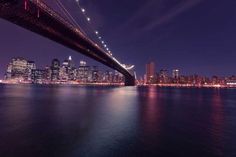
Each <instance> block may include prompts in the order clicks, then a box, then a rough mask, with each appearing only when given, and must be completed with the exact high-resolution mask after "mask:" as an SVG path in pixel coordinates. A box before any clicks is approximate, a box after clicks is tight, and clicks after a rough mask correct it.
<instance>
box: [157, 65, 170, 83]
mask: <svg viewBox="0 0 236 157" xmlns="http://www.w3.org/2000/svg"><path fill="white" fill-rule="evenodd" d="M159 83H164V84H165V83H169V75H168V70H166V69H161V70H160V73H159Z"/></svg>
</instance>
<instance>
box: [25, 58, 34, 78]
mask: <svg viewBox="0 0 236 157" xmlns="http://www.w3.org/2000/svg"><path fill="white" fill-rule="evenodd" d="M35 69H36V64H35V62H34V61H28V62H27V67H26V78H25V80H27V81H30V82H31V81H32V71H33V70H35Z"/></svg>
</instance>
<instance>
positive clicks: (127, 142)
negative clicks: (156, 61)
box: [0, 85, 236, 157]
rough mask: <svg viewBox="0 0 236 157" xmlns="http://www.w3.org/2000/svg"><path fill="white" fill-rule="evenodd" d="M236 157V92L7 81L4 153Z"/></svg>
mask: <svg viewBox="0 0 236 157" xmlns="http://www.w3.org/2000/svg"><path fill="white" fill-rule="evenodd" d="M18 156H19V157H21V156H22V157H139V156H140V157H236V89H191V88H158V87H149V88H148V87H78V86H33V85H0V157H18Z"/></svg>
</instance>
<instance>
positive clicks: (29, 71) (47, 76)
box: [1, 56, 124, 85]
mask: <svg viewBox="0 0 236 157" xmlns="http://www.w3.org/2000/svg"><path fill="white" fill-rule="evenodd" d="M2 81H4V83H8V84H18V83H27V84H32V83H33V84H91V83H100V84H104V83H105V84H106V83H108V84H109V83H110V84H117V85H118V84H122V83H123V82H124V77H123V76H122V74H120V73H119V72H117V71H115V70H112V71H111V70H104V69H101V68H99V67H98V66H95V65H89V64H87V62H86V61H84V60H80V63H79V65H76V64H75V63H74V61H73V59H72V57H71V56H69V57H68V58H66V59H63V60H59V59H57V58H54V59H52V60H51V62H50V63H49V64H47V65H44V66H42V65H41V66H38V65H37V64H36V62H35V61H32V60H28V59H26V58H24V57H14V58H12V59H11V61H10V62H9V63H8V65H7V68H6V70H5V75H4V80H1V83H2Z"/></svg>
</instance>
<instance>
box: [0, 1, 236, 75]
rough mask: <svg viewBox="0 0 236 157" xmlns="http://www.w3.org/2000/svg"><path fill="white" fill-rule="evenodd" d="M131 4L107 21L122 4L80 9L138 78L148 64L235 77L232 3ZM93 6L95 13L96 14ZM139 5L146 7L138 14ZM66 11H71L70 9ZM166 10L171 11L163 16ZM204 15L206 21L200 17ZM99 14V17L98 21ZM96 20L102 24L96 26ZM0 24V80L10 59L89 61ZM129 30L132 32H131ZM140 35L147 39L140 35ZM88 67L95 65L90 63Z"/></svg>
mask: <svg viewBox="0 0 236 157" xmlns="http://www.w3.org/2000/svg"><path fill="white" fill-rule="evenodd" d="M71 3H72V2H71ZM120 3H121V2H120ZM131 3H132V2H129V3H128V4H127V5H128V6H129V7H128V8H129V9H125V10H124V12H123V13H121V14H120V16H121V17H116V16H115V18H114V20H112V21H110V20H111V19H112V17H114V16H113V15H114V14H109V12H111V11H112V12H113V13H114V12H118V10H119V9H121V7H122V6H121V5H119V4H118V3H114V4H112V3H111V2H107V1H105V0H102V1H99V3H98V2H94V1H91V2H85V1H81V5H82V6H84V7H85V8H86V9H87V11H88V13H89V14H90V16H91V18H92V19H94V24H95V25H96V28H98V29H99V31H100V32H101V34H102V35H103V36H104V38H105V39H106V41H107V42H108V44H109V46H110V47H111V49H112V50H113V52H114V55H115V56H117V58H119V59H120V60H121V61H123V62H125V63H128V64H134V65H136V71H137V74H138V76H143V74H144V72H145V68H144V65H145V64H146V63H147V62H149V61H150V60H154V61H155V62H156V63H157V69H162V68H164V69H175V68H178V69H181V71H183V72H184V73H185V74H193V73H197V74H200V75H204V76H205V75H206V76H212V75H219V76H228V75H233V74H235V73H236V72H235V70H234V58H235V53H234V51H235V46H234V43H233V41H235V35H234V32H236V31H235V28H236V27H235V23H234V22H232V18H234V15H235V14H234V13H235V9H234V7H233V6H234V5H232V4H234V3H235V2H234V1H232V0H229V1H227V2H225V3H223V4H222V3H220V1H218V0H216V1H214V3H212V2H210V1H207V0H202V1H191V2H188V1H184V0H181V1H177V2H176V4H171V3H170V2H169V1H166V2H163V3H160V2H157V1H150V2H141V1H136V3H135V7H134V8H132V7H131V6H132V5H131ZM92 4H93V5H94V6H96V8H97V9H96V15H95V10H93V7H92ZM114 5H117V7H114ZM159 5H160V6H162V7H163V8H162V9H160V11H156V10H154V7H156V6H159ZM209 5H211V6H212V7H211V8H210V9H209V7H207V6H209ZM141 6H145V7H144V8H143V9H142V7H141ZM71 7H72V9H73V6H71ZM112 8H113V9H115V10H113V9H112ZM167 8H169V9H170V11H166V9H167ZM226 8H227V9H226ZM218 10H221V11H218ZM74 11H75V12H76V10H74ZM152 12H153V13H156V12H158V13H160V17H159V16H158V18H156V19H155V20H153V18H152ZM206 12H207V13H208V14H207V16H203V15H204V14H205V13H206ZM139 14H140V16H138V15H139ZM98 15H99V16H101V18H99V17H97V16H98ZM125 15H126V16H125ZM132 15H133V16H132ZM146 15H149V16H150V19H147V18H144V17H145V16H146ZM96 17H97V18H96ZM188 17H194V18H188ZM216 17H217V18H216ZM122 18H124V19H125V21H126V23H125V24H126V26H123V25H124V24H121V23H120V24H119V22H120V21H121V19H122ZM101 19H103V20H101ZM160 19H162V20H163V21H162V23H158V20H160ZM99 21H100V22H101V21H102V22H101V23H100V24H99ZM137 21H139V22H137ZM229 23H230V24H229ZM0 24H1V28H2V29H1V30H0V33H1V34H2V36H4V38H1V41H0V42H1V43H2V45H1V48H0V51H1V57H0V59H1V62H0V65H1V66H0V74H1V76H0V77H1V78H2V76H3V71H4V68H5V65H6V63H7V62H8V61H9V59H11V58H12V56H25V57H26V58H30V59H32V60H35V61H36V62H39V63H40V64H42V65H43V64H45V63H47V62H49V60H50V59H51V58H52V56H58V58H59V59H62V58H64V57H65V56H68V55H72V56H73V57H74V59H75V60H76V61H78V62H79V60H80V59H83V58H84V59H86V60H88V61H89V62H90V60H91V59H87V57H84V56H82V55H80V54H78V53H76V52H74V51H72V50H70V49H67V48H64V47H63V46H60V45H58V44H56V43H54V42H52V41H49V40H48V39H45V38H43V37H40V36H38V35H36V34H33V33H31V32H29V31H26V30H24V29H22V28H19V27H18V26H15V25H13V24H9V23H8V22H6V21H3V20H0ZM109 24H110V25H109ZM113 26H115V27H114V28H116V29H115V30H113ZM183 26H185V27H183ZM131 28H134V29H132V31H130V30H131ZM186 28H187V29H186ZM126 31H130V36H126V35H127V34H128V33H127V32H126ZM140 31H141V32H140ZM160 31H161V33H160ZM139 32H140V33H141V34H140V33H139ZM144 32H145V33H147V35H148V36H149V38H147V37H145V35H143V33H144ZM167 32H168V33H167ZM16 34H17V36H16ZM150 34H153V35H150ZM119 36H120V37H119ZM133 36H135V38H134V37H133ZM140 36H142V38H141V37H140ZM190 36H191V37H190ZM183 41H184V42H183ZM11 45H14V46H11ZM45 56H47V57H48V58H47V57H45ZM91 62H92V64H97V63H95V62H94V61H92V60H91Z"/></svg>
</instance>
